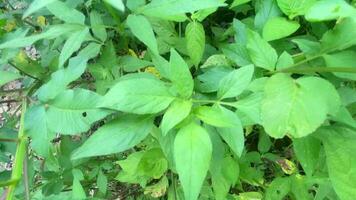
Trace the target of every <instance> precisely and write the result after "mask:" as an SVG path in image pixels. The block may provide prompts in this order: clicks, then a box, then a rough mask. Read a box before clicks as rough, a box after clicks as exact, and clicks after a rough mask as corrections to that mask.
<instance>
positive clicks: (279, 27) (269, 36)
mask: <svg viewBox="0 0 356 200" xmlns="http://www.w3.org/2000/svg"><path fill="white" fill-rule="evenodd" d="M299 27H300V25H299V23H298V22H296V21H289V20H287V19H286V18H284V17H274V18H271V19H269V20H268V21H267V23H266V25H265V26H264V27H263V38H264V39H265V40H267V41H272V40H278V39H281V38H284V37H287V36H289V35H291V34H293V33H294V32H296V31H297V30H298V29H299Z"/></svg>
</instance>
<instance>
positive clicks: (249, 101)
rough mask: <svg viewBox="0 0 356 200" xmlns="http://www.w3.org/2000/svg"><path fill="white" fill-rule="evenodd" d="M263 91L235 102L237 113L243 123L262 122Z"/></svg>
mask: <svg viewBox="0 0 356 200" xmlns="http://www.w3.org/2000/svg"><path fill="white" fill-rule="evenodd" d="M262 99H263V94H262V92H258V93H253V94H251V95H249V96H247V97H244V98H241V99H239V100H238V101H237V102H236V103H234V107H235V108H236V114H237V115H238V116H239V118H240V120H241V122H242V124H243V125H254V124H262V121H261V104H262V103H261V102H262Z"/></svg>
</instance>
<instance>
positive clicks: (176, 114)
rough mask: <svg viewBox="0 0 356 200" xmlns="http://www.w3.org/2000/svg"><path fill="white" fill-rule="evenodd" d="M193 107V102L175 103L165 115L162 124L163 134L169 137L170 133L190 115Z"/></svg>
mask: <svg viewBox="0 0 356 200" xmlns="http://www.w3.org/2000/svg"><path fill="white" fill-rule="evenodd" d="M191 107H192V102H191V101H181V100H176V101H174V102H173V103H172V104H171V106H170V107H169V108H168V110H167V111H166V113H165V114H164V115H163V118H162V122H161V126H160V128H161V130H162V134H163V135H164V136H165V135H167V133H168V131H170V130H171V129H172V128H174V127H175V126H176V125H177V124H178V123H180V122H181V121H183V120H184V119H185V118H186V117H187V116H188V115H189V113H190V110H191Z"/></svg>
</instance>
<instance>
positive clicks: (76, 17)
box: [47, 1, 85, 24]
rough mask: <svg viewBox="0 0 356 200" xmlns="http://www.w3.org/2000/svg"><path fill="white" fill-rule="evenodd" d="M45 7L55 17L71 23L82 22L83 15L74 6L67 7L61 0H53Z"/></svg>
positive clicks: (83, 19)
mask: <svg viewBox="0 0 356 200" xmlns="http://www.w3.org/2000/svg"><path fill="white" fill-rule="evenodd" d="M47 9H48V10H49V11H50V12H51V13H52V14H53V15H55V16H56V17H57V18H59V19H61V20H63V21H65V22H67V23H73V24H76V23H77V24H84V21H85V16H84V14H83V13H81V12H79V11H78V10H76V9H74V8H70V7H68V6H67V5H66V4H65V3H64V2H62V1H54V2H52V3H50V4H48V5H47Z"/></svg>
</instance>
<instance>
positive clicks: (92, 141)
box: [72, 115, 153, 160]
mask: <svg viewBox="0 0 356 200" xmlns="http://www.w3.org/2000/svg"><path fill="white" fill-rule="evenodd" d="M152 126H153V121H152V118H151V117H148V116H135V115H125V116H122V117H120V118H118V119H116V120H113V121H111V122H109V123H107V124H105V125H104V126H103V127H101V128H99V129H98V130H97V131H96V132H95V134H93V135H92V136H91V137H90V138H89V139H88V140H87V141H85V143H84V144H83V145H82V146H81V147H79V148H78V149H77V150H76V151H75V152H74V153H73V155H72V159H73V160H74V159H79V158H85V157H92V156H102V155H109V154H113V153H119V152H122V151H125V150H127V149H130V148H132V147H134V146H135V145H137V144H138V143H139V142H141V141H142V140H143V139H144V138H145V137H146V136H147V135H148V134H149V132H150V131H151V129H152ZM98 144H105V145H98ZM93 147H95V148H93Z"/></svg>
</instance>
